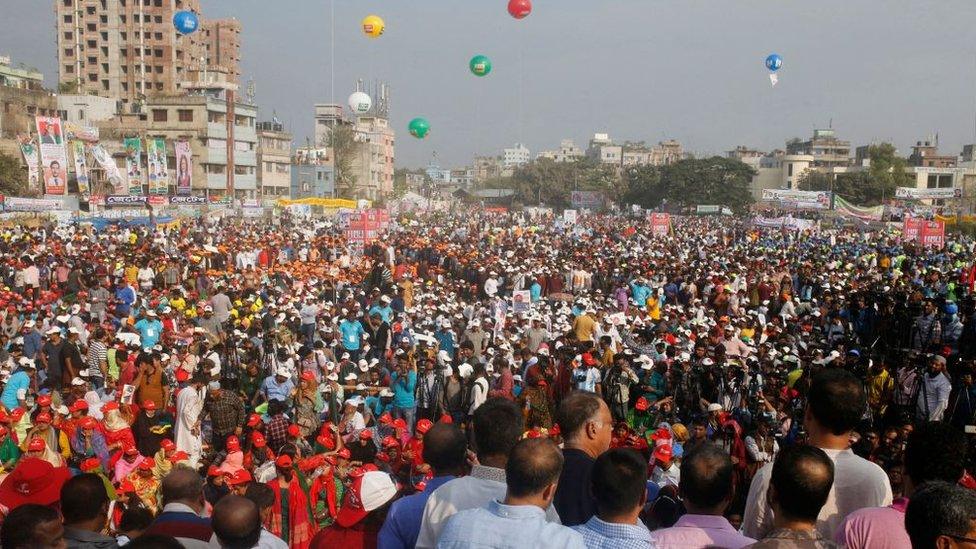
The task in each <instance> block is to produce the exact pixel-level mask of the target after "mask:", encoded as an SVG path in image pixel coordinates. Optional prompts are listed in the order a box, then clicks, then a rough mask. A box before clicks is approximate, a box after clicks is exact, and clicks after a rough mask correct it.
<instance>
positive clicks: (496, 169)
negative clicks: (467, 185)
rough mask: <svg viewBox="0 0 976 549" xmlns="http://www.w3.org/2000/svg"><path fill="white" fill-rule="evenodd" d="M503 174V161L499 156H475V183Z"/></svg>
mask: <svg viewBox="0 0 976 549" xmlns="http://www.w3.org/2000/svg"><path fill="white" fill-rule="evenodd" d="M501 174H502V162H501V160H500V159H499V158H498V157H497V156H476V157H474V181H475V183H483V182H485V181H487V180H489V179H494V178H496V177H500V176H501Z"/></svg>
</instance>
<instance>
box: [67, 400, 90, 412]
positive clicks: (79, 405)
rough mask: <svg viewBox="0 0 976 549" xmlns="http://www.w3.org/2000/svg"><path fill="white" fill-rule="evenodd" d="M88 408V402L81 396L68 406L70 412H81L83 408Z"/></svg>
mask: <svg viewBox="0 0 976 549" xmlns="http://www.w3.org/2000/svg"><path fill="white" fill-rule="evenodd" d="M87 409H88V402H86V401H85V400H84V399H81V398H79V399H78V400H76V401H74V402H72V403H71V406H69V407H68V411H69V412H80V411H82V410H87Z"/></svg>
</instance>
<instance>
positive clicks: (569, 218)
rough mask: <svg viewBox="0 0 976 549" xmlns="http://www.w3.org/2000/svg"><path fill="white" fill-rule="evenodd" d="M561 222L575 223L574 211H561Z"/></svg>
mask: <svg viewBox="0 0 976 549" xmlns="http://www.w3.org/2000/svg"><path fill="white" fill-rule="evenodd" d="M563 221H565V222H566V223H576V210H563Z"/></svg>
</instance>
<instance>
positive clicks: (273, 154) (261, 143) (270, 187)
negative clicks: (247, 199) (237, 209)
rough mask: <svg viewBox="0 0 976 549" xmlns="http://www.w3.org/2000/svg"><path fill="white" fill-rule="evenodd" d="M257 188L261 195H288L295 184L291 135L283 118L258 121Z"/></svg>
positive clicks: (266, 198)
mask: <svg viewBox="0 0 976 549" xmlns="http://www.w3.org/2000/svg"><path fill="white" fill-rule="evenodd" d="M257 136H258V148H257V162H258V170H257V172H258V174H257V175H258V178H257V185H258V192H257V195H258V197H259V198H262V199H265V200H273V199H278V198H289V196H290V193H291V187H292V168H291V146H292V135H291V134H290V133H288V132H286V131H285V127H284V125H283V124H281V123H280V122H276V121H272V122H259V123H258V125H257Z"/></svg>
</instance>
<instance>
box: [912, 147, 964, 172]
mask: <svg viewBox="0 0 976 549" xmlns="http://www.w3.org/2000/svg"><path fill="white" fill-rule="evenodd" d="M958 161H959V159H958V158H957V157H956V156H954V155H940V154H939V142H938V141H935V143H934V144H933V143H932V142H931V141H918V142H917V143H915V146H913V147H912V154H911V155H910V156H909V157H908V165H909V166H916V167H921V168H954V167H956V164H957V163H958Z"/></svg>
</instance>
